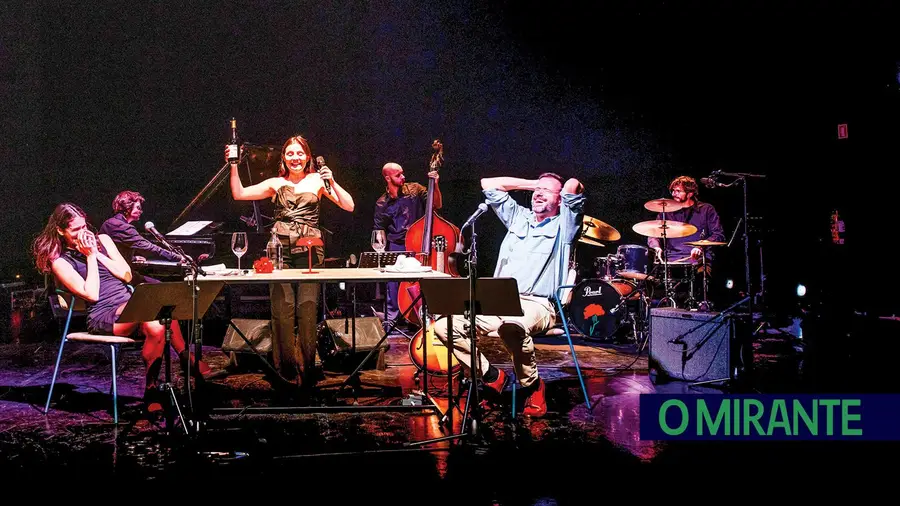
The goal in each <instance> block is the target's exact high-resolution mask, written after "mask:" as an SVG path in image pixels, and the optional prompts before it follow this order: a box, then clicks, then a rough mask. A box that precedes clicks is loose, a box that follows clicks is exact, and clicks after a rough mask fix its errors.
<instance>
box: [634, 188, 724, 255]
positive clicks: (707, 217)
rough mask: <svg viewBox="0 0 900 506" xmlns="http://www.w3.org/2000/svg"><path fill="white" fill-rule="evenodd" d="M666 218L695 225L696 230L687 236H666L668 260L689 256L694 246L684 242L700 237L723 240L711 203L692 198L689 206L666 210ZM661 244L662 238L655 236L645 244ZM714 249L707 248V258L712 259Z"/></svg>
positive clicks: (653, 245) (656, 246)
mask: <svg viewBox="0 0 900 506" xmlns="http://www.w3.org/2000/svg"><path fill="white" fill-rule="evenodd" d="M656 219H657V220H661V219H663V216H662V213H659V214H658V215H657V218H656ZM666 220H668V221H680V222H682V223H688V224H690V225H693V226H695V227H697V231H696V232H694V233H693V234H691V235H689V236H687V237H675V238H672V237H667V238H666V241H665V242H666V250H667V254H668V257H669V258H668V260H669V261H670V262H672V261H676V260H680V259H683V258H686V257H689V256H691V250H692V249H694V246H691V245H689V244H685V243H686V242H691V241H699V240H700V239H706V240H709V241H717V242H725V232H724V231H723V230H722V224H721V223H720V222H719V214H718V213H717V212H716V209H715V208H714V207H713V206H712V204H707V203H706V202H698V201H697V200H696V199H694V205H693V206H691V207H686V208H684V209H679V210H677V211H673V212H667V213H666ZM661 244H662V239H658V238H656V237H650V238H649V239H648V240H647V245H648V246H650V247H651V248H661V247H662V246H661ZM714 249H715V248H707V256H706V258H707V259H709V260H711V259H712V253H713V250H714Z"/></svg>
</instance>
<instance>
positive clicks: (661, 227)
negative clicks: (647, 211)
mask: <svg viewBox="0 0 900 506" xmlns="http://www.w3.org/2000/svg"><path fill="white" fill-rule="evenodd" d="M631 228H632V230H634V231H635V232H637V233H639V234H641V235H645V236H647V237H662V236H663V232H664V231H665V233H666V238H667V239H672V238H673V237H687V236H689V235H691V234H693V233H695V232H697V227H695V226H693V225H689V224H687V223H682V222H680V221H669V220H666V221H663V220H651V221H642V222H640V223H637V224H635V225H634V226H633V227H631Z"/></svg>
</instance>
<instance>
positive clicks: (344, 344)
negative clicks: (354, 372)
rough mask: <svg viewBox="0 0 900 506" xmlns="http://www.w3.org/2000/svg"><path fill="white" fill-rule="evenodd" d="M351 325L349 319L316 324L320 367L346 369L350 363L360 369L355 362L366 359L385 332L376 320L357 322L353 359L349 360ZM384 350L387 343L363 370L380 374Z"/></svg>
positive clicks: (369, 317) (382, 342)
mask: <svg viewBox="0 0 900 506" xmlns="http://www.w3.org/2000/svg"><path fill="white" fill-rule="evenodd" d="M353 321H354V319H352V318H329V319H327V320H325V321H323V322H321V323H320V324H319V336H318V351H319V358H320V359H321V360H322V362H323V363H325V362H331V363H338V364H343V365H348V363H349V362H352V363H353V367H355V366H357V365H359V362H358V361H357V360H355V359H359V360H362V359H363V358H365V356H366V355H368V353H369V352H370V351H372V350H373V349H374V348H375V346H376V345H378V342H379V341H381V338H382V337H384V328H383V327H382V326H381V320H380V319H379V318H378V317H375V316H367V317H358V318H356V319H355V321H356V356H355V357H352V355H353ZM387 349H388V343H387V340H384V341H381V346H380V347H379V350H378V353H377V354H376V356H375V357H374V358H373V359H370V360H369V362H367V363H366V366H368V367H369V368H371V367H375V368H377V369H379V370H383V369H384V352H385V351H386V350H387ZM351 359H353V360H351Z"/></svg>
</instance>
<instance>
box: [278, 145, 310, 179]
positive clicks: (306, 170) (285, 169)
mask: <svg viewBox="0 0 900 506" xmlns="http://www.w3.org/2000/svg"><path fill="white" fill-rule="evenodd" d="M291 144H299V145H301V146H303V151H304V152H306V166H305V167H303V172H304V173H305V174H309V173H310V172H315V171H316V166H315V165H313V159H312V150H310V149H309V143H308V142H306V139H304V138H303V136H300V135H295V136H293V137H291V138H290V139H288V140H287V142H285V143H284V146H282V147H281V165H280V166H279V167H278V175H279V176H281V177H284V175H285V174H287V173H288V172H290V171H289V170H288V166H287V164H286V163H285V162H284V152H285V150H287V147H288V146H290V145H291Z"/></svg>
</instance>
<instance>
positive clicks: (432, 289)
mask: <svg viewBox="0 0 900 506" xmlns="http://www.w3.org/2000/svg"><path fill="white" fill-rule="evenodd" d="M475 275H476V274H475V273H474V272H472V271H470V273H469V278H448V279H422V280H420V281H419V284H420V286H421V287H422V295H423V296H424V297H425V300H426V301H428V307H429V309H430V310H431V312H432V314H439V315H441V316H442V317H447V318H448V321H447V326H448V329H447V330H448V332H447V335H448V341H449V342H448V346H447V348H448V349H450V348H452V346H453V326H452V324H451V322H452V320H453V315H466V319H467V320H468V322H469V331H468V335H469V346H470V348H471V351H472V355H471V363H470V364H469V375H470V379H469V384H468V392H467V394H466V409H465V414H464V415H463V420H462V425H461V426H462V427H463V429H462V430H461V432H460V433H459V434H452V435H449V436H444V437H439V438H435V439H428V440H425V441H416V442H412V443H406V444H405V446H417V445H424V444H428V443H436V442H439V441H447V440H451V439H461V438H465V437H469V436H472V437H474V438H475V439H478V437H479V435H480V434H479V432H478V423H479V422H480V421H481V412H480V407H479V404H478V402H479V401H478V388H477V379H478V378H479V377H480V375H479V374H478V373H477V368H476V364H478V349H477V346H476V344H475V342H476V341H477V334H478V329H477V327H476V325H475V319H476V317H477V316H479V315H480V316H524V315H525V313H524V312H523V311H522V303H521V302H520V300H519V285H518V283H517V282H516V280H515V278H478V280H477V283H476V281H475ZM476 284H477V288H476ZM453 402H454V401H453V398H452V396H451V398H450V406H449V407H448V409H447V412H448V413H449V412H451V411H452V410H453ZM470 407H471V412H472V425H471V430H470V431H467V430H466V427H465V426H466V417H467V416H468V413H469V411H470ZM450 426H451V429H452V423H451V424H450Z"/></svg>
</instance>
